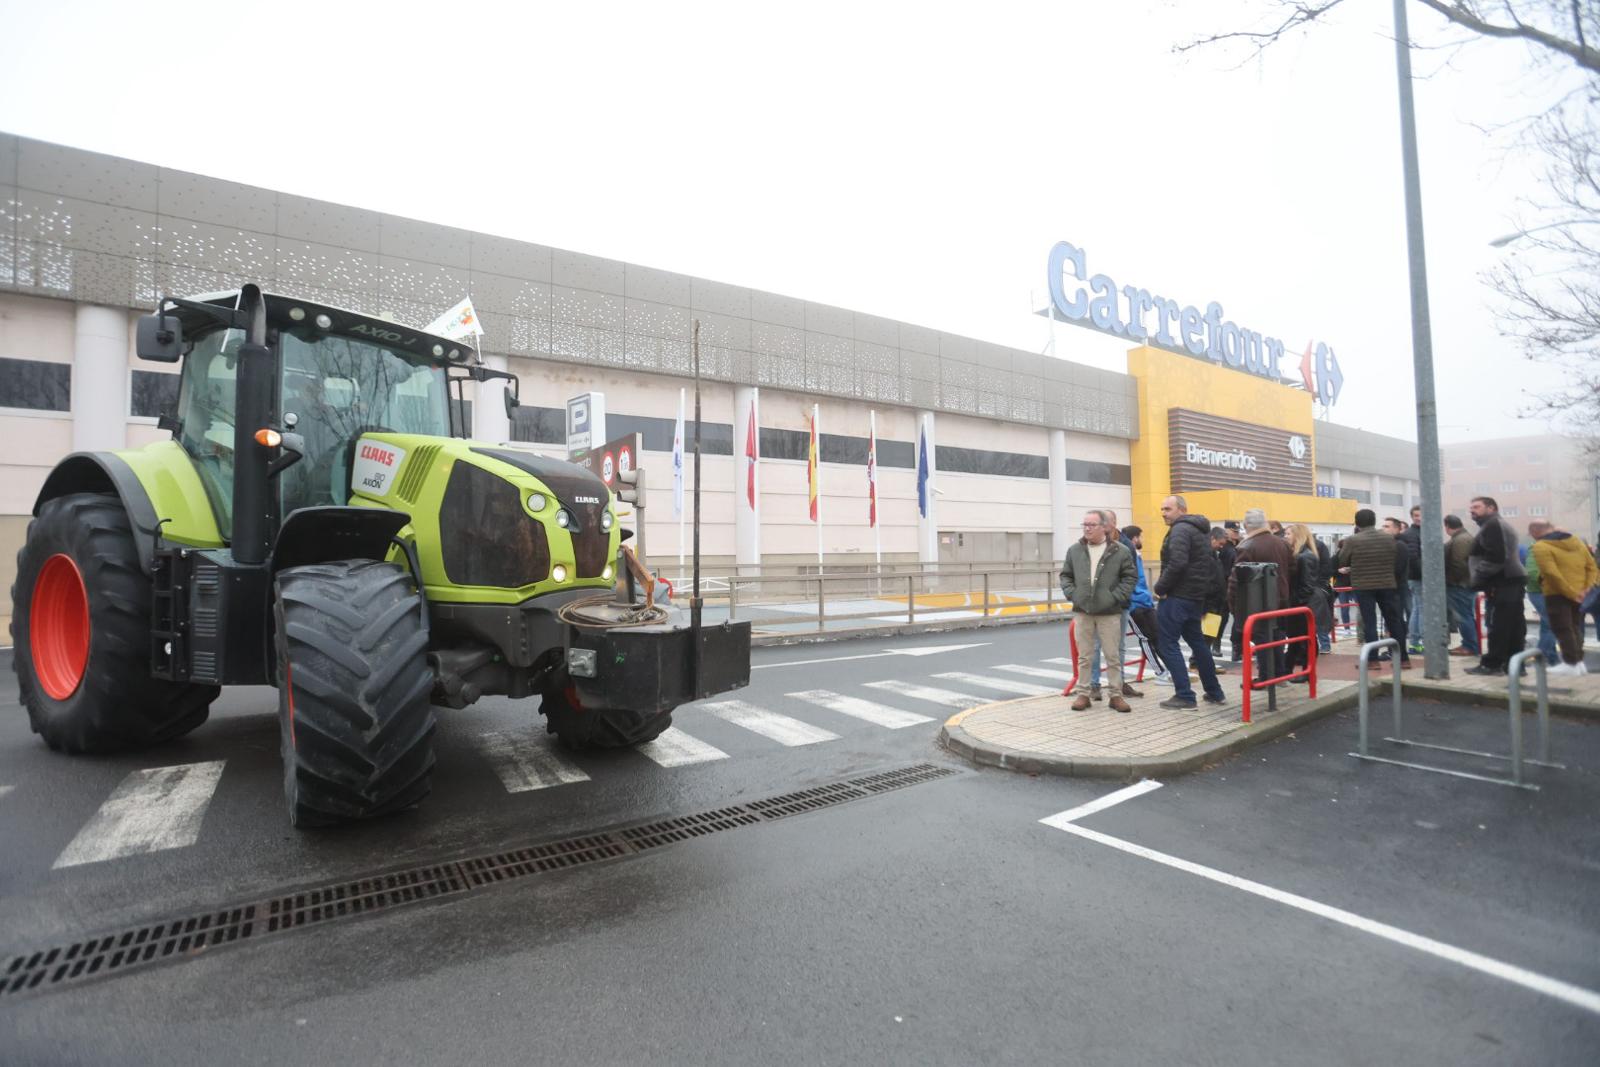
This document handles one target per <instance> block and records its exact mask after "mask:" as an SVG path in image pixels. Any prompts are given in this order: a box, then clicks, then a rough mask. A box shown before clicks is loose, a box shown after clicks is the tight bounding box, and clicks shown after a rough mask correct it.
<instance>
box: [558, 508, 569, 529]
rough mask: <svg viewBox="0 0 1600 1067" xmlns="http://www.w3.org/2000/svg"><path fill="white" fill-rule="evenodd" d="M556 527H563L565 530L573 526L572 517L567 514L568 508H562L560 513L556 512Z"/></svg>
mask: <svg viewBox="0 0 1600 1067" xmlns="http://www.w3.org/2000/svg"><path fill="white" fill-rule="evenodd" d="M556 525H557V526H559V527H561V528H562V529H563V530H565V529H566V528H567V527H568V526H571V525H572V516H571V515H568V514H567V509H566V508H562V509H561V510H560V511H558V512H556Z"/></svg>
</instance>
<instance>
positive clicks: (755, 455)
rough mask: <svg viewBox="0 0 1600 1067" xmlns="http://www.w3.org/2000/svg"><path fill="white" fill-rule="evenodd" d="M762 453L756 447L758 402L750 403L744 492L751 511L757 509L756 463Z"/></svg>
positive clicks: (745, 448)
mask: <svg viewBox="0 0 1600 1067" xmlns="http://www.w3.org/2000/svg"><path fill="white" fill-rule="evenodd" d="M760 459H761V453H760V451H759V450H758V449H757V447H756V402H755V401H754V400H752V401H750V422H749V424H748V432H746V434H745V437H744V492H745V497H746V499H748V500H749V501H750V510H751V511H754V510H755V509H756V463H757V462H758V461H759V460H760Z"/></svg>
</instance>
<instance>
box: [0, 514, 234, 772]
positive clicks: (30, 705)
mask: <svg viewBox="0 0 1600 1067" xmlns="http://www.w3.org/2000/svg"><path fill="white" fill-rule="evenodd" d="M150 596H151V593H150V578H149V576H148V575H146V574H145V572H144V569H143V568H142V567H141V566H140V565H139V551H138V548H137V546H136V545H135V544H134V540H133V527H132V526H131V525H130V524H129V522H128V514H127V512H126V511H124V510H123V507H122V502H121V501H120V500H118V499H117V498H116V497H115V496H111V495H109V494H105V493H73V494H71V495H69V496H61V497H56V498H55V499H54V500H47V501H45V502H44V504H43V505H41V506H40V508H39V517H38V518H36V519H34V520H33V521H32V522H31V523H29V524H28V536H27V540H26V541H25V542H24V543H23V546H22V551H20V552H18V553H17V583H16V584H15V585H14V586H12V587H11V604H12V616H11V638H12V643H13V647H14V648H15V650H16V651H15V652H14V653H13V657H12V667H13V669H14V670H15V671H16V674H17V688H18V690H19V692H20V695H21V698H22V703H23V705H24V706H25V707H26V708H27V709H28V721H29V723H30V724H31V725H32V727H33V732H34V733H36V734H38V735H39V736H41V737H43V738H44V740H45V743H46V744H48V745H49V746H50V747H51V748H54V749H59V750H62V751H65V752H72V753H82V752H102V753H103V752H117V751H120V750H122V749H129V748H142V747H144V746H147V745H154V744H158V743H160V742H162V741H167V740H170V739H172V738H174V737H178V736H180V735H182V734H186V733H188V732H189V731H190V730H193V729H194V728H195V727H197V726H199V725H200V724H201V723H203V722H205V721H206V717H207V716H208V715H209V714H210V711H211V702H212V701H213V700H215V699H216V696H217V693H218V692H219V690H218V689H217V687H216V686H214V685H188V684H183V683H177V682H167V681H162V680H161V679H159V678H155V677H153V676H152V675H151V674H150Z"/></svg>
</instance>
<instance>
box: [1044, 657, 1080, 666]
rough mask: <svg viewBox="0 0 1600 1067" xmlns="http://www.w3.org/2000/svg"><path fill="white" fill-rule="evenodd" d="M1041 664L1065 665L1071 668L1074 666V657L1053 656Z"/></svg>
mask: <svg viewBox="0 0 1600 1067" xmlns="http://www.w3.org/2000/svg"><path fill="white" fill-rule="evenodd" d="M1039 662H1040V663H1064V664H1066V665H1067V666H1068V667H1070V666H1072V657H1071V656H1051V657H1050V658H1049V659H1042V660H1040V661H1039Z"/></svg>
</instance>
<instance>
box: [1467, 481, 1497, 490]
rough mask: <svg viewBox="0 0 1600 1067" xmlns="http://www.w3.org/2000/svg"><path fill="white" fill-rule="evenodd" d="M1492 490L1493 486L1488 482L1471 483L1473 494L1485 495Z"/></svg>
mask: <svg viewBox="0 0 1600 1067" xmlns="http://www.w3.org/2000/svg"><path fill="white" fill-rule="evenodd" d="M1493 488H1494V486H1492V485H1490V484H1489V483H1488V482H1473V483H1472V491H1473V492H1474V493H1487V492H1488V491H1489V490H1491V489H1493Z"/></svg>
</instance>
